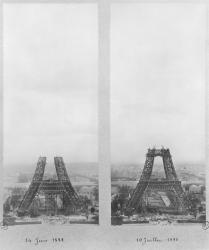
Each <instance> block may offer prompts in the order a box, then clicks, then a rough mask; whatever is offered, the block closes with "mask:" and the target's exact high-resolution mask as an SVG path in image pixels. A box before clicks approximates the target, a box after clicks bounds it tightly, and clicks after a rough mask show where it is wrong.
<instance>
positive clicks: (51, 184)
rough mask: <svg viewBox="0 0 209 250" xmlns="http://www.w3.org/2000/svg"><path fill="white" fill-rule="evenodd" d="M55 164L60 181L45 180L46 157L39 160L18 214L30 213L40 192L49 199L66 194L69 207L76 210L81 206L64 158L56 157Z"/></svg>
mask: <svg viewBox="0 0 209 250" xmlns="http://www.w3.org/2000/svg"><path fill="white" fill-rule="evenodd" d="M54 163H55V168H56V173H57V178H58V180H53V179H52V180H51V179H49V180H43V176H44V170H45V166H46V157H40V158H39V160H38V163H37V167H36V170H35V174H34V176H33V179H32V182H31V184H30V186H29V188H28V190H27V192H26V193H25V195H24V197H23V199H22V201H21V203H20V205H19V208H18V214H25V213H26V212H27V211H28V209H29V208H30V206H31V204H32V202H33V200H34V198H35V196H36V194H37V193H39V192H40V193H44V194H45V195H46V196H47V197H48V196H52V195H56V194H64V195H65V199H66V200H65V203H67V204H68V205H69V206H72V207H73V208H74V209H76V207H77V206H78V205H80V200H79V197H78V195H77V193H76V192H75V190H74V188H73V187H72V185H71V182H70V179H69V177H68V174H67V170H66V168H65V164H64V162H63V159H62V157H54Z"/></svg>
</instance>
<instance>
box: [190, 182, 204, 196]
mask: <svg viewBox="0 0 209 250" xmlns="http://www.w3.org/2000/svg"><path fill="white" fill-rule="evenodd" d="M201 191H202V189H201V185H194V184H193V185H191V186H190V187H189V192H190V193H195V194H200V193H201Z"/></svg>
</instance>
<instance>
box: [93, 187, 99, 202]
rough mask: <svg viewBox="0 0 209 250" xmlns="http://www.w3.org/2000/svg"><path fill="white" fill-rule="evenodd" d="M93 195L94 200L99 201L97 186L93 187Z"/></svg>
mask: <svg viewBox="0 0 209 250" xmlns="http://www.w3.org/2000/svg"><path fill="white" fill-rule="evenodd" d="M93 195H94V198H95V200H96V201H99V191H98V187H94V189H93Z"/></svg>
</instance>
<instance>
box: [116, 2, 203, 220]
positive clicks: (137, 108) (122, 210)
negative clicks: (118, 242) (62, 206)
mask: <svg viewBox="0 0 209 250" xmlns="http://www.w3.org/2000/svg"><path fill="white" fill-rule="evenodd" d="M205 41H206V10H205V7H204V5H196V4H135V3H133V4H113V5H112V6H111V163H112V165H111V185H112V188H111V197H112V199H111V212H112V225H123V224H144V223H146V224H147V223H149V224H156V223H159V224H162V223H173V224H188V225H190V224H191V223H202V222H204V221H205V209H206V208H205V71H206V66H205V61H206V60H205V54H206V53H205V52H206V46H205Z"/></svg>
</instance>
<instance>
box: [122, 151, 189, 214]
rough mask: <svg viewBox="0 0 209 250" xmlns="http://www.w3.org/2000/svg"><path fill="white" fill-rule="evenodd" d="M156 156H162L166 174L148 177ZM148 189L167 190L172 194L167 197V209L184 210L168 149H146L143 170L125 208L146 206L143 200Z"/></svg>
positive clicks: (182, 192) (181, 193)
mask: <svg viewBox="0 0 209 250" xmlns="http://www.w3.org/2000/svg"><path fill="white" fill-rule="evenodd" d="M157 156H160V157H162V160H163V166H164V171H165V176H166V178H164V179H160V180H158V179H157V180H156V179H151V178H150V177H151V174H152V170H153V165H154V158H155V157H157ZM150 191H157V192H167V193H170V194H172V195H171V197H169V199H170V206H169V207H168V208H167V211H169V209H170V208H172V209H170V210H172V211H174V212H180V213H184V212H185V206H184V200H183V195H184V191H183V188H182V186H181V182H180V181H179V180H178V177H177V175H176V171H175V169H174V165H173V162H172V158H171V154H170V150H169V149H165V148H161V149H155V148H153V149H148V152H147V154H146V161H145V165H144V169H143V172H142V174H141V177H140V180H139V182H138V184H137V186H136V188H135V190H134V191H133V193H132V195H131V197H130V199H129V200H128V203H127V206H126V210H127V211H128V210H129V211H139V209H141V208H143V207H145V208H146V205H147V204H146V202H144V198H145V197H146V194H147V193H149V192H150Z"/></svg>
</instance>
